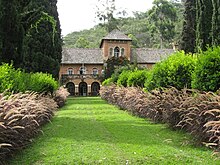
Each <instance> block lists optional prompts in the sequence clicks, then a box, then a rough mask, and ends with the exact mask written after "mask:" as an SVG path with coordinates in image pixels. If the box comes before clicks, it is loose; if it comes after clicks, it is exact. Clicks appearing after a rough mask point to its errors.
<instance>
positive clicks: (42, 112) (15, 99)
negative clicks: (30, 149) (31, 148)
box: [0, 92, 57, 162]
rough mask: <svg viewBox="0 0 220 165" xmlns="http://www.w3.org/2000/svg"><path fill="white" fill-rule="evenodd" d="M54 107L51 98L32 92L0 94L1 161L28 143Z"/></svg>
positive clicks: (50, 114) (50, 116)
mask: <svg viewBox="0 0 220 165" xmlns="http://www.w3.org/2000/svg"><path fill="white" fill-rule="evenodd" d="M56 110H57V104H56V102H55V101H54V100H53V99H51V98H50V97H48V96H45V95H41V94H37V93H35V92H31V93H23V94H22V93H17V94H12V95H10V96H5V95H4V94H0V162H3V160H4V159H5V158H6V157H7V156H9V155H11V154H12V153H14V151H17V150H20V149H22V148H24V147H25V146H27V145H28V144H29V143H30V142H31V141H32V138H33V137H34V136H35V135H36V134H37V133H39V131H40V127H41V126H42V125H43V124H45V123H47V122H49V121H50V120H51V118H52V116H53V114H54V112H55V111H56Z"/></svg>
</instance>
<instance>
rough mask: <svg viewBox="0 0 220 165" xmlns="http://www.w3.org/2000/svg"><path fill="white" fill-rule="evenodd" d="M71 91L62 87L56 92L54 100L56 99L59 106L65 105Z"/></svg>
mask: <svg viewBox="0 0 220 165" xmlns="http://www.w3.org/2000/svg"><path fill="white" fill-rule="evenodd" d="M69 94H70V93H69V92H68V91H67V89H66V88H64V87H60V88H59V89H58V90H57V91H56V92H55V94H54V100H55V101H56V103H57V105H58V107H59V108H60V107H63V106H64V105H65V102H66V99H67V96H69Z"/></svg>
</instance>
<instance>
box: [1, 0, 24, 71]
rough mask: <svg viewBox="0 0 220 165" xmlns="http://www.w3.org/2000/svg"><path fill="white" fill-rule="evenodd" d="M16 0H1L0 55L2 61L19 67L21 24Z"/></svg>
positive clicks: (20, 60) (20, 59)
mask: <svg viewBox="0 0 220 165" xmlns="http://www.w3.org/2000/svg"><path fill="white" fill-rule="evenodd" d="M19 6H20V4H19V1H18V0H11V1H7V0H1V22H0V25H1V26H0V35H1V37H0V38H1V51H0V52H1V55H0V60H1V61H2V62H6V63H11V62H12V61H13V63H14V66H15V67H19V65H20V63H21V62H22V58H21V56H20V54H21V48H22V35H23V33H22V26H21V24H20V13H19Z"/></svg>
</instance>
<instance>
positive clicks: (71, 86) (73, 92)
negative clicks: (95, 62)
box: [66, 82, 75, 96]
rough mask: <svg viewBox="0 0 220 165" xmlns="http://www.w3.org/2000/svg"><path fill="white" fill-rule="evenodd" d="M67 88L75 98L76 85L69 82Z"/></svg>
mask: <svg viewBox="0 0 220 165" xmlns="http://www.w3.org/2000/svg"><path fill="white" fill-rule="evenodd" d="M66 87H67V90H68V92H69V93H70V95H71V96H74V95H75V84H74V83H72V82H68V83H67V84H66Z"/></svg>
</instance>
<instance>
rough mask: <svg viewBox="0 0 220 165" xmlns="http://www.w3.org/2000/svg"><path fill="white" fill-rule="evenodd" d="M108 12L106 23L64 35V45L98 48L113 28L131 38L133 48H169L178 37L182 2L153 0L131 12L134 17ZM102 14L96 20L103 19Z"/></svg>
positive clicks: (180, 29)
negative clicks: (142, 9)
mask: <svg viewBox="0 0 220 165" xmlns="http://www.w3.org/2000/svg"><path fill="white" fill-rule="evenodd" d="M106 8H107V7H106ZM109 12H110V14H108V15H107V16H106V17H105V19H108V23H106V22H104V23H103V22H102V23H100V24H99V25H96V26H95V27H93V28H91V29H89V30H83V31H80V32H73V33H70V34H68V35H66V36H65V37H64V44H65V47H71V48H97V47H99V44H100V40H101V39H102V37H103V36H105V35H107V33H108V32H109V31H110V30H112V29H114V28H117V29H119V30H121V31H122V32H124V33H125V34H127V35H128V36H129V37H130V38H132V40H133V43H132V44H133V47H148V48H152V47H153V48H160V47H162V48H171V47H172V43H176V42H179V40H180V37H181V32H182V24H183V12H184V3H183V2H182V1H181V2H180V1H176V0H172V1H166V0H159V1H158V0H156V1H154V2H153V7H152V8H151V9H150V10H148V11H146V12H134V16H133V17H128V18H125V17H120V16H119V17H117V18H113V16H111V14H113V12H114V9H112V11H109ZM109 15H110V16H109ZM101 16H102V17H103V15H101ZM102 17H99V19H100V20H102V19H104V18H102ZM108 17H109V18H108ZM111 17H112V18H111Z"/></svg>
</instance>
